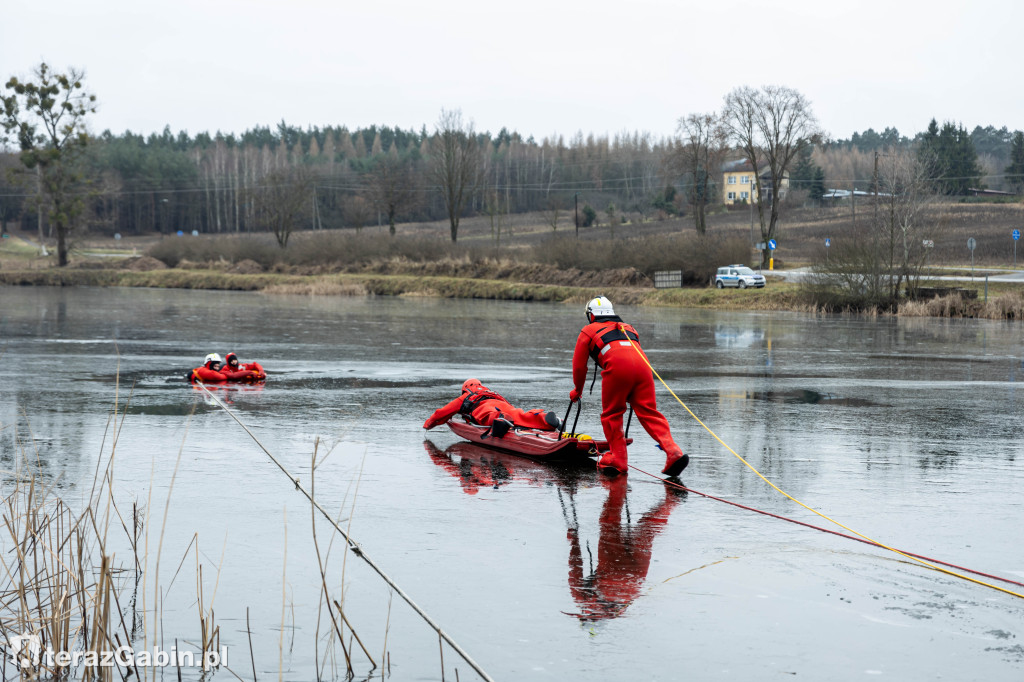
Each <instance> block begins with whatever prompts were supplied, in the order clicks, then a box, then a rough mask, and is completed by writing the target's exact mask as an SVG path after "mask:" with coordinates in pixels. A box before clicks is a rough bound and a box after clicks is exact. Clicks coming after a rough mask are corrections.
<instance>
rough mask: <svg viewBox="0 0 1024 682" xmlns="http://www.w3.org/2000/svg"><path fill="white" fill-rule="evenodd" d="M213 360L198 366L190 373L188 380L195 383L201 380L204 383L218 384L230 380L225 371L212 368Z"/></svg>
mask: <svg viewBox="0 0 1024 682" xmlns="http://www.w3.org/2000/svg"><path fill="white" fill-rule="evenodd" d="M211 364H213V363H211V362H208V363H206V364H205V365H203V366H202V367H196V368H195V369H194V370H192V373H191V374H189V377H188V380H189V381H191V382H192V383H193V384H194V383H196V382H197V381H201V382H202V383H204V384H218V383H221V382H224V381H227V380H228V377H227V375H226V374H224V372H219V371H217V370H215V369H210V365H211Z"/></svg>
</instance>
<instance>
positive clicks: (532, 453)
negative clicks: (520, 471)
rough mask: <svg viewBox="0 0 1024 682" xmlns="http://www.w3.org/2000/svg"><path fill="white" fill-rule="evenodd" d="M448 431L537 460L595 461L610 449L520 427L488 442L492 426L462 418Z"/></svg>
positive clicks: (575, 437) (601, 443)
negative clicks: (592, 458)
mask: <svg viewBox="0 0 1024 682" xmlns="http://www.w3.org/2000/svg"><path fill="white" fill-rule="evenodd" d="M448 428H449V429H451V430H452V433H454V434H456V435H457V436H461V437H462V438H465V439H466V440H468V441H472V442H474V443H478V444H480V445H486V446H487V447H489V448H495V449H498V450H504V451H505V452H511V453H513V454H516V455H522V456H524V457H533V458H535V459H578V458H585V457H592V456H594V455H597V454H600V453H601V452H604V451H605V450H607V449H608V441H606V440H591V439H590V437H589V436H583V435H581V434H569V433H563V434H561V435H562V437H561V438H559V437H558V435H559V434H558V432H557V431H541V430H539V429H526V428H521V427H518V426H517V427H515V428H513V429H511V430H510V431H509V432H508V433H506V434H505V435H504V436H502V437H501V438H496V437H494V436H492V435H490V434H488V435H487V437H486V438H485V437H484V434H485V433H488V432H489V431H490V427H489V426H481V425H479V424H470V423H469V422H467V421H465V420H463V419H462V417H461V415H460V416H457V417H452V418H451V419H449V420H448ZM632 442H633V439H632V438H627V439H626V443H627V444H628V443H632Z"/></svg>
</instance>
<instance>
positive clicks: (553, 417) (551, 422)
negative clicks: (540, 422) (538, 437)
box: [544, 412, 563, 431]
mask: <svg viewBox="0 0 1024 682" xmlns="http://www.w3.org/2000/svg"><path fill="white" fill-rule="evenodd" d="M544 421H545V422H547V424H548V426H550V427H551V428H552V429H553V430H555V431H562V430H563V426H562V420H561V419H559V418H558V415H557V414H555V413H554V412H545V413H544Z"/></svg>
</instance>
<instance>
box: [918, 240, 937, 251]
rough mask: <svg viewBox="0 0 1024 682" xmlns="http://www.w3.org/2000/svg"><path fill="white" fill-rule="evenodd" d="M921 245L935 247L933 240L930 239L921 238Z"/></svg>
mask: <svg viewBox="0 0 1024 682" xmlns="http://www.w3.org/2000/svg"><path fill="white" fill-rule="evenodd" d="M921 245H922V246H924V248H926V249H934V248H935V242H934V241H932V240H931V239H923V240H921Z"/></svg>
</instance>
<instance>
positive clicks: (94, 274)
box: [0, 268, 1024, 320]
mask: <svg viewBox="0 0 1024 682" xmlns="http://www.w3.org/2000/svg"><path fill="white" fill-rule="evenodd" d="M0 284H6V285H29V286H101V287H114V286H122V287H151V288H164V289H211V290H224V291H259V292H263V293H265V294H268V295H305V296H366V295H376V296H431V297H439V298H477V299H490V300H505V301H547V302H555V303H583V302H586V301H587V300H589V299H590V298H593V297H594V296H597V295H604V296H608V297H609V298H611V299H612V300H613V301H615V302H616V303H623V304H628V305H648V306H666V307H678V308H704V309H714V310H788V311H797V312H816V313H833V312H858V313H867V314H886V313H884V312H883V311H880V310H862V309H858V308H855V307H853V306H844V305H843V304H842V303H841V302H832V303H823V302H821V301H818V300H815V298H814V297H813V296H812V295H811V294H810V293H809V292H808V290H807V289H805V288H804V287H802V286H801V285H799V284H795V283H790V282H785V281H772V282H771V283H770V284H769V285H768V286H767V287H765V288H764V289H747V290H744V291H740V290H737V289H714V288H707V287H692V288H682V289H654V288H653V287H650V286H569V285H561V284H543V283H529V282H516V281H509V280H506V279H482V278H470V277H451V276H434V275H422V274H377V273H336V274H327V275H290V274H288V275H286V274H278V273H256V274H241V273H230V272H223V271H218V270H192V269H190V270H183V269H178V268H171V269H166V270H150V271H144V272H133V271H130V270H114V269H102V270H88V269H82V270H74V269H57V268H53V269H47V270H22V271H0ZM964 285H965V287H964V288H966V289H974V290H976V291H978V298H977V299H972V298H968V297H965V296H963V295H961V294H959V293H954V294H951V295H949V296H943V297H939V298H936V299H932V300H929V301H908V302H905V303H902V304H901V305H900V307H899V310H898V312H897V313H896V314H897V315H900V316H916V317H922V316H930V317H979V318H988V319H1009V320H1020V319H1024V292H1022V291H1021V288H1020V287H1019V286H1015V285H1007V284H999V285H993V284H990V285H989V292H988V293H989V296H988V300H987V301H986V300H985V298H984V291H983V286H984V285H983V284H968V283H964Z"/></svg>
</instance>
